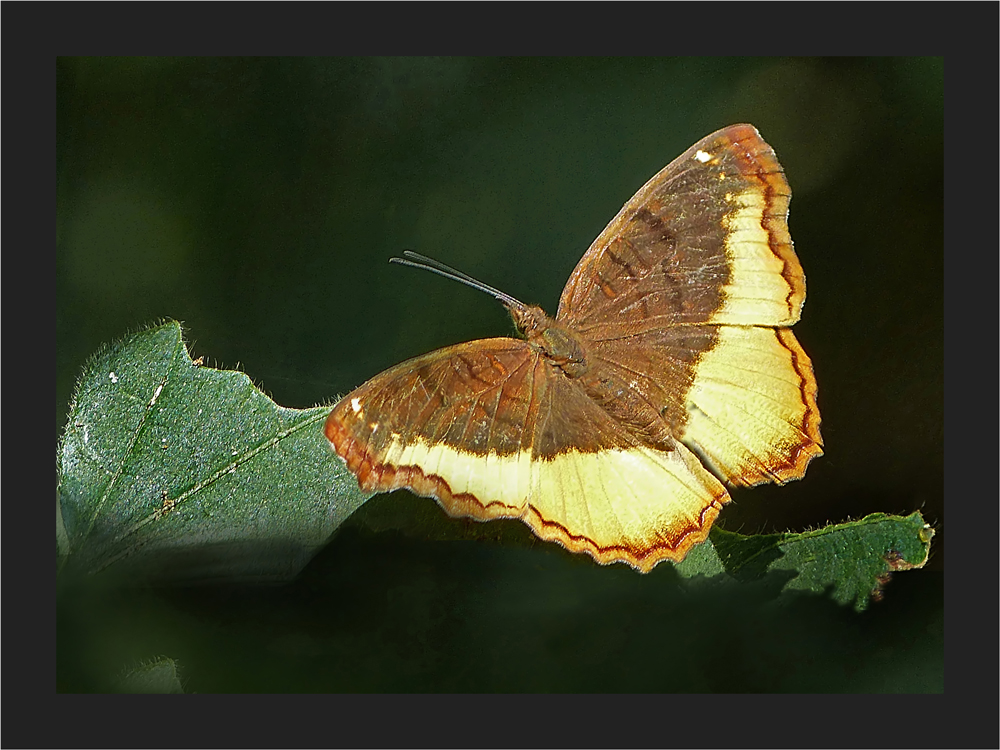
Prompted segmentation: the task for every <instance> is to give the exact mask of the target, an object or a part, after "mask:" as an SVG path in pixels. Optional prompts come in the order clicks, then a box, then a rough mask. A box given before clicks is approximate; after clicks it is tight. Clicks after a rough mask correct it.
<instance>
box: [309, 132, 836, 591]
mask: <svg viewBox="0 0 1000 750" xmlns="http://www.w3.org/2000/svg"><path fill="white" fill-rule="evenodd" d="M790 197H791V190H790V189H789V186H788V182H787V181H786V179H785V175H784V171H783V170H782V168H781V165H780V164H779V163H778V160H777V157H776V156H775V153H774V150H773V149H772V148H771V147H770V146H768V145H767V143H765V142H764V140H763V139H762V138H761V137H760V134H759V133H758V132H757V130H756V129H755V128H754V127H753V126H751V125H732V126H730V127H727V128H723V129H722V130H719V131H718V132H715V133H712V134H711V135H709V136H707V137H705V138H703V139H702V140H700V141H698V142H697V143H696V144H694V145H693V146H692V147H691V148H689V149H688V150H687V151H685V152H684V153H683V154H681V155H680V156H679V157H678V158H677V159H675V160H674V161H672V162H671V163H670V164H669V165H667V166H666V167H665V168H664V169H662V170H661V171H660V172H659V173H658V174H656V175H655V176H654V177H653V178H652V179H650V180H649V182H647V183H646V184H645V185H644V186H643V187H642V189H640V190H639V192H638V193H636V194H635V196H633V198H632V199H631V200H629V201H628V203H626V204H625V206H624V207H623V208H622V210H621V211H619V212H618V215H617V216H615V218H614V219H612V221H611V223H610V224H608V226H607V227H606V228H605V229H604V231H603V232H601V234H600V236H598V238H597V239H596V240H594V242H593V244H592V245H591V246H590V249H589V250H587V252H586V253H585V254H584V255H583V258H582V259H581V260H580V262H579V263H578V264H577V266H576V268H575V270H574V271H573V273H572V275H571V276H570V278H569V281H568V282H567V283H566V286H565V288H564V289H563V292H562V296H561V298H560V300H559V309H558V311H557V313H556V316H555V317H554V318H552V317H549V316H548V315H547V314H546V313H545V312H544V311H543V310H542V309H541V308H539V307H535V306H532V305H525V304H523V303H521V302H519V301H518V300H516V299H514V298H513V297H510V296H509V295H506V294H504V293H502V292H499V291H497V290H496V289H493V288H492V287H488V286H486V285H485V284H481V283H479V282H476V281H475V280H474V279H472V278H471V277H468V276H466V275H465V274H462V273H461V272H458V271H455V270H454V269H451V268H450V267H448V266H445V265H444V264H441V263H438V262H436V261H432V260H431V259H429V258H425V257H423V256H420V255H417V254H415V253H409V254H408V260H402V261H400V259H394V260H396V261H398V262H403V263H406V264H409V265H417V266H419V267H423V268H427V269H428V270H433V271H436V272H438V273H442V274H443V275H446V276H451V277H453V278H458V279H459V280H462V281H465V282H466V283H469V284H471V285H473V286H478V287H479V288H482V289H484V290H485V291H487V292H489V293H491V294H493V296H495V297H496V298H497V299H498V300H500V302H501V303H502V304H504V305H505V306H506V307H507V309H508V311H509V312H510V315H511V317H512V318H513V320H514V323H515V326H516V328H517V330H518V332H519V333H520V334H521V336H522V337H523V338H491V339H482V340H478V341H470V342H468V343H464V344H458V345H456V346H450V347H446V348H444V349H439V350H437V351H433V352H430V353H429V354H425V355H423V356H420V357H416V358H414V359H410V360H408V361H406V362H403V363H402V364H399V365H396V366H395V367H392V368H390V369H388V370H386V371H385V372H383V373H381V374H379V375H376V376H375V377H374V378H372V379H371V380H369V381H368V382H367V383H365V384H364V385H362V386H360V387H359V388H357V389H356V390H354V391H352V392H351V393H348V394H347V395H346V396H344V398H343V399H341V400H340V401H339V402H338V403H337V404H336V406H334V408H333V410H332V411H331V412H330V415H329V417H328V418H327V420H326V425H325V434H326V437H327V439H328V440H329V441H330V443H331V445H332V447H333V449H334V450H335V451H336V452H337V454H338V455H339V456H340V457H341V458H342V459H343V461H344V462H345V463H346V465H347V467H348V469H349V470H350V471H351V472H353V474H354V475H355V476H356V478H357V480H358V484H359V485H360V487H361V488H362V489H364V490H368V491H379V492H387V491H390V490H395V489H400V488H406V489H409V490H410V491H412V492H414V493H416V494H418V495H423V496H426V497H432V498H434V499H436V500H437V502H438V503H439V504H440V505H441V506H442V507H443V508H444V510H445V511H447V512H448V513H449V514H450V515H452V516H458V517H469V518H473V519H476V520H478V521H488V520H491V519H495V518H519V519H521V520H522V521H523V522H524V523H526V524H527V525H528V526H530V527H531V529H532V530H533V531H534V533H535V534H536V535H538V536H539V537H540V538H542V539H546V540H550V541H553V542H557V543H559V544H561V545H562V546H564V547H565V548H566V549H568V550H571V551H573V552H581V553H586V554H588V555H590V556H591V557H593V558H594V559H595V560H596V561H598V562H599V563H602V564H609V563H615V562H623V563H626V564H628V565H630V566H632V567H634V568H636V569H637V570H640V571H642V572H648V571H649V570H651V569H652V568H653V567H654V566H655V565H656V564H657V563H659V562H661V561H663V560H671V561H674V562H679V561H681V560H682V559H683V558H684V557H685V555H686V554H687V553H688V552H689V551H690V550H691V548H692V547H693V546H694V545H696V544H698V543H700V542H702V541H704V540H705V539H706V538H707V536H708V532H709V529H710V528H711V526H712V523H713V522H714V521H715V519H716V518H717V517H718V515H719V512H720V511H721V510H722V507H723V505H724V504H725V503H727V502H729V500H730V496H729V493H728V491H727V490H726V487H725V486H724V484H723V483H724V482H725V483H727V484H729V485H731V486H749V485H755V484H760V483H763V482H777V483H779V484H780V483H784V482H786V481H788V480H792V479H798V478H800V477H802V476H803V474H804V473H805V470H806V467H807V465H808V464H809V462H810V460H811V459H812V458H814V457H816V456H819V455H822V452H823V451H822V438H821V436H820V431H819V425H820V416H819V410H818V408H817V405H816V391H817V389H816V379H815V377H814V375H813V369H812V364H811V362H810V360H809V357H808V356H807V355H806V353H805V352H804V351H803V349H802V347H801V346H800V345H799V343H798V341H797V340H796V339H795V336H794V335H793V334H792V332H791V329H790V327H791V326H792V325H793V324H794V323H795V322H796V321H798V319H799V315H800V311H801V309H802V304H803V302H804V300H805V276H804V274H803V272H802V267H801V265H800V264H799V260H798V258H797V257H796V254H795V252H794V250H793V248H792V240H791V237H790V235H789V233H788V225H787V215H788V203H789V199H790Z"/></svg>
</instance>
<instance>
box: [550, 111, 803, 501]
mask: <svg viewBox="0 0 1000 750" xmlns="http://www.w3.org/2000/svg"><path fill="white" fill-rule="evenodd" d="M790 197H791V190H790V189H789V187H788V182H787V181H786V180H785V176H784V172H783V170H782V168H781V165H780V164H779V163H778V160H777V158H776V157H775V155H774V151H773V150H772V149H771V147H770V146H768V145H767V144H766V143H765V142H764V141H763V139H761V137H760V135H759V134H758V132H757V131H756V129H754V128H753V127H752V126H750V125H733V126H731V127H728V128H725V129H723V130H720V131H718V132H716V133H713V134H712V135H710V136H708V137H706V138H704V139H702V140H701V141H699V142H698V143H696V144H695V145H694V146H692V147H691V148H690V149H688V150H687V151H686V152H685V153H684V154H682V155H681V156H680V157H678V158H677V159H675V160H674V161H673V162H671V163H670V164H669V165H668V166H667V167H665V168H664V169H663V170H661V171H660V172H659V173H658V174H657V175H656V176H654V177H653V178H652V179H651V180H650V181H649V182H647V183H646V185H645V186H643V188H642V189H641V190H640V191H639V192H638V193H637V194H636V195H635V196H634V197H633V198H632V199H631V200H630V201H629V202H628V203H627V204H626V205H625V206H624V207H623V208H622V210H621V211H620V212H619V213H618V215H617V216H616V217H615V218H614V219H613V220H612V221H611V223H610V224H609V225H608V226H607V228H606V229H605V230H604V231H603V232H602V233H601V235H600V236H599V237H598V238H597V239H596V240H595V241H594V243H593V244H592V245H591V247H590V249H589V250H588V251H587V253H586V254H585V255H584V256H583V258H582V259H581V260H580V263H579V264H578V265H577V267H576V269H575V270H574V271H573V274H572V275H571V277H570V279H569V282H568V283H567V285H566V287H565V289H564V290H563V294H562V297H561V299H560V303H559V313H558V316H557V318H558V319H559V320H560V321H561V322H563V323H565V324H567V325H568V326H570V327H572V328H573V329H575V330H577V331H578V332H579V333H580V334H581V335H582V336H583V337H584V338H585V339H586V340H587V341H588V342H589V352H590V357H591V358H592V360H593V362H594V365H595V366H596V368H597V369H598V370H603V371H604V373H605V374H604V377H605V378H606V379H611V380H614V381H616V382H621V383H627V384H628V385H629V387H630V388H631V389H632V394H631V399H632V401H638V402H641V403H642V404H643V405H644V406H649V407H651V408H654V409H655V410H656V411H658V412H659V413H660V415H661V416H662V419H663V426H664V429H666V430H667V431H669V433H670V434H673V435H676V436H678V437H680V438H681V439H682V440H683V442H684V443H686V444H687V445H689V446H690V447H692V448H693V449H695V450H696V451H698V452H699V453H700V454H701V455H702V456H704V457H705V458H706V459H707V460H708V461H709V462H710V463H711V465H712V467H713V468H714V469H715V470H716V472H717V473H718V474H719V475H720V476H721V477H723V478H724V479H726V480H727V481H729V482H730V483H732V484H744V485H750V484H757V483H759V482H764V481H778V482H782V481H786V480H788V479H795V478H798V477H800V476H802V474H803V473H804V472H805V469H806V465H807V464H808V463H809V460H810V459H811V458H812V457H814V456H817V455H820V454H821V453H822V448H821V445H822V443H821V437H820V432H819V410H818V408H817V406H816V381H815V377H814V376H813V372H812V365H811V363H810V361H809V358H808V357H807V356H806V354H805V352H804V351H803V350H802V347H801V346H799V344H798V342H797V341H796V339H795V337H794V336H793V335H792V333H791V331H789V330H788V326H791V325H792V324H794V323H795V322H796V321H797V320H798V319H799V314H800V310H801V307H802V303H803V301H804V300H805V277H804V275H803V273H802V267H801V265H800V264H799V261H798V258H797V257H796V255H795V252H794V250H793V249H792V241H791V237H790V235H789V233H788V225H787V221H786V219H787V214H788V203H789V199H790ZM621 408H622V409H623V413H621V414H616V416H617V417H619V418H621V419H622V420H624V421H626V422H627V421H628V420H629V419H630V418H632V414H634V411H635V405H634V404H632V405H628V404H626V405H624V406H622V407H621Z"/></svg>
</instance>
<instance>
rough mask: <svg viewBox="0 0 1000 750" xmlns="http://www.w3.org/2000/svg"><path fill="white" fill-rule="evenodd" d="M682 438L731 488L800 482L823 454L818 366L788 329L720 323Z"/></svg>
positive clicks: (699, 369)
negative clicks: (792, 481)
mask: <svg viewBox="0 0 1000 750" xmlns="http://www.w3.org/2000/svg"><path fill="white" fill-rule="evenodd" d="M718 332H719V339H718V342H717V343H716V345H715V346H714V347H713V348H712V349H711V350H710V351H708V352H706V353H705V354H703V355H702V357H701V359H700V360H699V362H698V366H697V368H696V374H695V379H694V383H693V384H692V386H691V389H690V390H689V392H688V397H687V399H688V407H687V409H688V421H687V425H686V428H685V430H684V435H683V437H682V439H683V441H684V443H685V444H687V445H688V446H690V447H691V448H693V449H694V450H696V451H697V452H698V453H700V454H701V455H702V456H703V457H704V458H705V459H706V460H707V461H708V462H709V463H710V465H711V467H712V468H713V469H715V471H716V473H718V474H719V475H720V476H721V477H722V478H723V479H725V480H726V481H727V482H729V483H730V484H733V485H754V484H760V483H762V482H778V483H779V484H780V483H784V482H786V481H788V480H791V479H799V478H800V477H801V476H802V475H803V474H804V473H805V470H806V466H807V465H808V464H809V461H810V460H812V459H813V458H814V457H815V456H820V455H822V454H823V449H822V445H823V439H822V437H821V436H820V432H819V423H820V418H819V409H818V408H817V406H816V378H815V377H814V375H813V371H812V363H811V362H810V360H809V357H808V356H807V355H806V353H805V352H804V351H803V350H802V347H801V346H799V343H798V341H796V340H795V336H794V335H793V334H792V332H791V331H789V330H787V329H772V328H757V327H738V326H721V327H720V328H719V331H718Z"/></svg>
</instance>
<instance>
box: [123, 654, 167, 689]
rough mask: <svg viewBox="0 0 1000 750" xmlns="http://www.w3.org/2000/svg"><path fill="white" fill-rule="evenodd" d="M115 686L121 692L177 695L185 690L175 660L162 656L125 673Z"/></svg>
mask: <svg viewBox="0 0 1000 750" xmlns="http://www.w3.org/2000/svg"><path fill="white" fill-rule="evenodd" d="M115 688H116V689H117V691H118V692H119V693H146V694H161V695H176V694H180V693H183V692H184V688H183V687H182V686H181V681H180V677H179V675H178V664H177V662H176V661H175V660H173V659H170V658H168V657H166V656H161V657H159V658H157V659H153V660H152V661H149V662H147V663H144V664H140V665H139V666H137V667H136V668H135V669H130V670H128V671H127V672H126V673H125V674H123V675H122V676H121V677H120V678H119V680H118V682H117V684H116V685H115Z"/></svg>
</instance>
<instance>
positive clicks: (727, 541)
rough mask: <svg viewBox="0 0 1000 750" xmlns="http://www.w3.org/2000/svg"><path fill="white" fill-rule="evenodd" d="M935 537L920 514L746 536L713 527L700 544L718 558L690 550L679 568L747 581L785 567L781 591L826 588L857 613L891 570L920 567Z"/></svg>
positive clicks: (689, 573) (689, 572)
mask: <svg viewBox="0 0 1000 750" xmlns="http://www.w3.org/2000/svg"><path fill="white" fill-rule="evenodd" d="M933 536H934V530H933V529H932V528H931V527H930V526H929V525H927V524H926V523H924V519H923V517H922V516H921V515H920V513H912V514H911V515H909V516H906V517H901V516H890V515H886V514H885V513H873V514H871V515H869V516H865V517H864V518H862V519H861V520H860V521H850V522H848V523H841V524H832V525H830V526H825V527H823V528H821V529H816V530H814V531H806V532H802V533H800V534H766V535H759V536H744V535H742V534H735V533H733V532H731V531H724V530H723V529H720V528H713V529H712V531H711V533H710V535H709V541H708V542H706V543H705V544H703V545H701V547H709V546H711V547H712V549H713V552H714V555H715V556H716V557H713V555H711V554H709V553H708V552H702V553H701V554H699V555H694V554H691V555H689V556H688V558H687V559H685V560H684V562H682V563H680V564H679V565H678V566H677V571H678V573H680V574H681V575H682V576H683V577H686V578H690V577H693V576H695V575H703V576H712V575H717V574H721V573H723V572H724V573H725V574H727V575H729V576H731V577H733V578H735V579H737V580H740V581H745V582H746V581H754V580H759V579H762V578H764V577H765V576H767V575H768V574H771V573H777V572H780V571H785V572H786V574H787V573H791V574H792V576H791V578H790V579H789V580H788V581H787V582H786V583H785V585H784V587H783V589H782V591H783V592H791V591H810V592H813V593H817V594H821V593H824V592H825V591H827V590H829V591H830V595H831V596H832V597H833V599H834V600H835V601H837V602H838V603H840V604H851V603H853V605H854V609H855V610H857V611H858V612H861V611H863V610H865V609H867V607H868V603H869V602H870V601H871V599H872V598H873V597H877V596H878V595H879V592H880V591H881V587H882V585H883V584H884V583H885V581H887V580H888V576H890V575H891V574H892V573H893V572H896V571H901V570H910V569H913V568H921V567H923V566H924V564H925V563H926V562H927V558H928V555H929V554H930V544H931V538H932V537H933ZM693 552H694V551H692V553H693ZM715 559H718V560H719V561H720V563H721V569H719V568H717V567H716V566H715V564H714V560H715ZM713 571H714V572H713Z"/></svg>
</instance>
